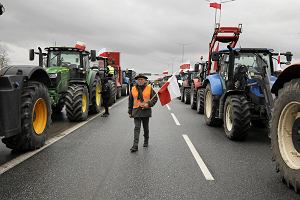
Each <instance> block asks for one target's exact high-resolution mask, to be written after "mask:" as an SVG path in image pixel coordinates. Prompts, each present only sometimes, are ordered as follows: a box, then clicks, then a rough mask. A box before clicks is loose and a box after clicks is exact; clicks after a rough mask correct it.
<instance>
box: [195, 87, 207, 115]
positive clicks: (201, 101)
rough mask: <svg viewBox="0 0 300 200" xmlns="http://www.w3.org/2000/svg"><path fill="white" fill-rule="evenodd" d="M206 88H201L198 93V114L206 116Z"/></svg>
mask: <svg viewBox="0 0 300 200" xmlns="http://www.w3.org/2000/svg"><path fill="white" fill-rule="evenodd" d="M204 92H205V90H204V88H200V89H199V90H198V91H197V104H196V105H197V108H196V110H197V113H198V114H204Z"/></svg>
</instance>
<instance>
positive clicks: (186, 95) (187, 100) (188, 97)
mask: <svg viewBox="0 0 300 200" xmlns="http://www.w3.org/2000/svg"><path fill="white" fill-rule="evenodd" d="M183 101H184V103H185V104H190V103H191V88H186V89H184V99H183Z"/></svg>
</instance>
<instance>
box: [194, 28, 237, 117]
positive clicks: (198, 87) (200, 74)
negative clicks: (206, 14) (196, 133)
mask: <svg viewBox="0 0 300 200" xmlns="http://www.w3.org/2000/svg"><path fill="white" fill-rule="evenodd" d="M241 33H242V25H241V24H239V26H238V27H220V24H217V26H216V27H215V31H214V33H213V36H212V40H211V42H210V43H209V54H208V61H207V62H202V61H201V62H200V63H197V64H196V65H195V72H194V74H193V77H192V81H191V86H190V89H189V91H188V92H189V93H190V99H189V100H190V101H189V102H188V103H190V104H191V108H192V109H196V110H197V112H198V113H199V114H203V113H204V91H205V88H204V87H202V85H203V80H205V78H206V77H207V76H208V75H210V74H213V73H216V72H217V71H218V65H217V63H214V65H213V66H212V64H213V63H212V61H211V56H212V53H213V52H214V51H218V50H219V43H223V44H228V43H229V46H230V47H232V48H234V47H235V46H236V44H237V42H238V40H239V37H240V34H241ZM217 43H218V45H217V48H216V47H215V45H216V44H217ZM201 60H202V59H201Z"/></svg>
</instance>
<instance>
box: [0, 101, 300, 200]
mask: <svg viewBox="0 0 300 200" xmlns="http://www.w3.org/2000/svg"><path fill="white" fill-rule="evenodd" d="M170 108H171V111H170V110H168V109H167V107H160V106H157V107H156V108H155V110H154V114H153V115H154V117H153V118H152V119H151V122H150V123H151V124H150V127H151V129H150V146H149V148H147V149H145V148H143V147H142V144H140V149H139V151H138V152H137V153H135V154H132V153H130V152H129V149H130V147H131V145H132V137H133V133H132V132H133V122H132V119H129V118H128V117H127V102H126V101H124V102H122V103H120V104H118V105H116V106H115V107H114V108H113V109H112V110H111V116H110V117H109V118H101V117H97V118H95V119H94V120H92V121H90V122H89V123H87V124H86V125H84V126H82V127H81V128H79V129H77V130H75V131H74V132H73V133H72V134H70V135H68V136H66V137H64V138H63V139H61V140H59V141H58V142H56V143H54V144H53V145H51V146H49V147H48V148H46V149H44V150H43V151H41V152H39V153H38V154H36V155H35V156H33V157H31V158H30V159H28V160H26V161H24V162H23V163H21V164H19V165H17V166H16V167H14V168H12V169H11V170H9V171H7V172H5V173H4V174H2V175H1V176H0V185H1V187H0V199H14V200H15V199H22V200H24V199H88V200H89V199H95V200H96V199H105V200H106V199H153V200H157V199H259V200H260V199H299V198H300V197H299V195H297V194H295V193H294V192H293V191H292V190H290V189H288V188H287V187H286V186H285V185H284V184H282V183H281V181H280V177H279V175H278V174H276V173H275V170H274V165H273V163H272V161H271V150H270V144H269V140H268V137H267V134H266V133H265V132H264V131H262V130H258V129H257V130H255V129H254V130H252V131H251V133H250V135H249V138H248V139H247V140H246V141H245V142H239V143H237V142H232V141H229V140H227V139H226V137H225V136H224V133H223V130H222V129H221V128H210V127H207V126H206V125H205V124H204V120H203V118H202V117H201V116H200V115H197V114H196V113H195V112H194V111H192V110H191V109H190V108H189V106H187V105H184V104H182V103H181V102H180V101H178V100H175V101H174V102H172V103H171V104H170ZM171 113H174V115H175V116H176V117H177V119H178V122H179V123H180V126H177V125H176V124H175V121H174V119H173V118H172V116H171ZM184 134H185V135H187V136H188V137H189V139H190V140H191V142H192V144H193V145H194V147H195V149H196V151H197V152H198V153H199V155H200V156H201V158H202V159H203V161H204V163H205V165H206V167H207V168H208V170H209V172H210V173H211V175H212V176H213V178H214V180H210V181H209V180H207V179H206V178H205V176H204V174H203V173H202V171H201V169H200V168H199V166H198V164H197V162H196V160H195V158H194V157H193V154H192V153H191V150H190V149H189V147H188V145H187V143H186V141H185V140H184V138H183V136H182V135H184Z"/></svg>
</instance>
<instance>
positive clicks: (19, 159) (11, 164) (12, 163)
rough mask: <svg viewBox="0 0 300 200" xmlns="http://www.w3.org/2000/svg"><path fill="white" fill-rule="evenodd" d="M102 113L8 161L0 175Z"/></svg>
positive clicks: (0, 169)
mask: <svg viewBox="0 0 300 200" xmlns="http://www.w3.org/2000/svg"><path fill="white" fill-rule="evenodd" d="M126 99H127V98H124V99H122V100H121V101H119V102H117V103H115V104H114V105H112V106H111V107H109V108H112V107H114V106H116V105H118V104H120V103H122V102H123V101H125V100H126ZM103 113H104V111H102V112H100V113H98V114H97V115H95V116H93V117H91V118H89V119H88V120H87V121H84V122H80V123H78V124H76V125H75V126H73V127H71V128H69V129H67V130H65V131H63V132H62V133H60V134H58V135H56V136H55V137H53V138H51V139H48V140H47V141H46V142H45V145H44V146H43V147H41V148H40V149H37V150H35V151H30V152H27V153H24V154H22V155H20V156H18V157H16V158H14V159H12V160H10V161H8V162H7V163H4V164H3V165H1V166H0V175H1V174H3V173H5V172H6V171H8V170H10V169H11V168H13V167H15V166H17V165H18V164H20V163H22V162H23V161H25V160H27V159H29V158H30V157H32V156H34V155H35V154H37V153H39V152H40V151H42V150H44V149H45V148H47V147H49V146H50V145H52V144H54V143H55V142H57V141H59V140H61V139H62V138H64V137H65V136H67V135H69V134H70V133H72V132H73V131H75V130H77V129H79V128H80V127H82V126H83V125H85V124H87V123H88V122H90V121H92V120H93V119H95V118H96V117H99V116H100V115H101V114H103Z"/></svg>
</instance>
